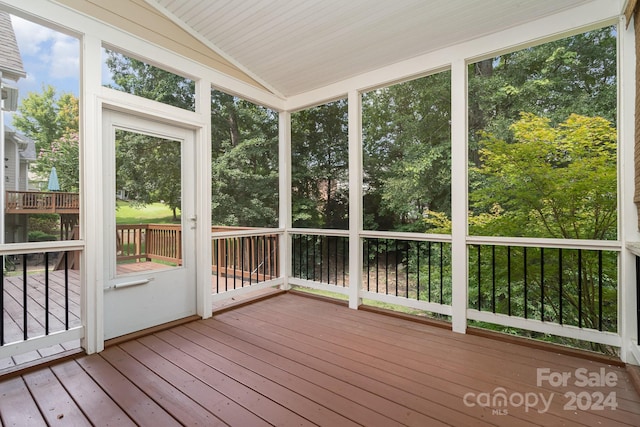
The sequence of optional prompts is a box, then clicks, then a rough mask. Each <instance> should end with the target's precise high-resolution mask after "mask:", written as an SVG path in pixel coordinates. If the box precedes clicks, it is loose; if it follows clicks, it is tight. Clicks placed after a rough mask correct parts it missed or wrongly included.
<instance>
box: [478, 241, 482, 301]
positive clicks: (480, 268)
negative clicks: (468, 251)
mask: <svg viewBox="0 0 640 427" xmlns="http://www.w3.org/2000/svg"><path fill="white" fill-rule="evenodd" d="M481 248H482V246H481V245H478V257H477V258H478V311H482V280H481V279H482V264H481V262H482V259H481V254H482V250H481Z"/></svg>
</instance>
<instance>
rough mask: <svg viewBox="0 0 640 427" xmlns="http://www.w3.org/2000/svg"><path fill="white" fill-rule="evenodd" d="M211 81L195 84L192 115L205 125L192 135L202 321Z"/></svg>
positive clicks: (206, 297)
mask: <svg viewBox="0 0 640 427" xmlns="http://www.w3.org/2000/svg"><path fill="white" fill-rule="evenodd" d="M211 86H212V84H211V81H209V80H206V79H201V80H199V81H198V82H196V112H197V113H199V114H200V115H201V116H202V123H205V125H204V126H203V127H202V128H200V130H199V131H198V132H197V133H196V135H195V144H196V147H195V150H194V152H195V154H196V156H195V157H196V158H195V159H194V161H195V165H194V166H195V170H196V201H195V204H196V206H195V213H196V219H197V222H196V224H197V227H198V230H197V231H198V232H197V233H196V248H197V250H196V258H197V259H196V282H197V285H196V292H197V295H198V297H197V306H196V310H197V313H198V315H199V316H202V318H203V319H206V318H208V317H211V314H212V296H211V293H212V290H211V262H212V253H211V252H212V244H211V238H212V237H211Z"/></svg>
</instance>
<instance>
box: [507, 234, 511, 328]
mask: <svg viewBox="0 0 640 427" xmlns="http://www.w3.org/2000/svg"><path fill="white" fill-rule="evenodd" d="M507 313H508V314H509V316H511V246H507Z"/></svg>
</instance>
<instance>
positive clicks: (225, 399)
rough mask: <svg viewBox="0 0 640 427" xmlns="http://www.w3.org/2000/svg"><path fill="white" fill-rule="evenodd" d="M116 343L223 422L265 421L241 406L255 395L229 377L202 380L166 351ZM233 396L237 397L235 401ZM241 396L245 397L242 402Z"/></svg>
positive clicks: (184, 358)
mask: <svg viewBox="0 0 640 427" xmlns="http://www.w3.org/2000/svg"><path fill="white" fill-rule="evenodd" d="M120 347H121V348H122V349H123V350H124V351H126V352H128V353H129V354H132V356H134V357H137V358H139V359H138V360H140V359H142V361H143V363H144V364H145V366H147V367H148V368H149V369H151V370H153V371H154V372H155V373H157V374H158V375H159V376H160V377H162V378H164V379H165V380H166V381H167V382H169V383H171V385H172V386H173V387H176V388H177V389H178V390H181V391H182V392H183V393H184V394H185V395H187V396H188V397H189V398H190V399H191V400H192V401H193V402H195V403H197V404H198V405H202V406H203V407H205V408H207V409H209V410H211V411H214V413H215V415H216V416H217V417H218V418H220V419H222V421H223V422H225V423H228V424H230V425H256V426H259V425H269V424H268V423H267V422H265V421H264V420H261V419H260V418H259V417H257V416H256V415H254V414H252V413H251V412H249V411H248V410H246V409H244V408H243V406H245V407H246V405H245V404H246V403H247V402H246V401H247V400H248V401H249V403H256V402H257V400H256V399H255V396H247V395H246V394H243V393H242V392H243V391H247V390H240V389H239V387H234V386H236V384H224V383H232V382H234V381H233V379H230V378H228V377H217V378H210V379H211V380H212V381H211V382H207V383H205V382H203V381H201V380H200V379H198V378H197V377H194V376H193V375H191V374H190V373H189V372H188V371H185V370H184V369H183V368H181V367H178V366H177V365H175V364H174V363H172V362H171V361H170V360H168V358H170V357H171V355H170V354H166V353H163V354H162V355H159V354H156V353H155V352H153V351H152V350H150V349H148V348H146V347H145V346H144V345H142V344H141V343H140V342H139V341H134V342H128V343H124V344H121V345H120ZM185 356H187V355H186V354H183V356H182V360H181V361H180V366H185V367H186V369H189V364H190V363H191V361H190V360H189V358H188V357H185ZM216 387H222V388H223V389H224V390H225V391H227V392H228V393H229V396H227V395H225V394H224V393H222V392H220V390H217V389H216ZM234 398H238V399H239V400H240V401H236V400H234ZM252 398H253V399H252ZM243 400H245V401H244V402H243ZM243 403H244V404H243Z"/></svg>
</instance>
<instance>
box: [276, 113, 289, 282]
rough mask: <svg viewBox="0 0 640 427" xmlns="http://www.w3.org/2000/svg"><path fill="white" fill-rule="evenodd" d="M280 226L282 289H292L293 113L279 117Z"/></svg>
mask: <svg viewBox="0 0 640 427" xmlns="http://www.w3.org/2000/svg"><path fill="white" fill-rule="evenodd" d="M278 164H279V166H278V179H279V186H280V191H279V197H278V201H279V218H280V219H279V225H280V228H282V229H284V233H283V234H282V236H280V241H279V248H280V253H279V256H280V275H281V276H282V277H283V278H284V283H283V284H282V289H285V290H287V289H290V287H291V286H290V285H289V274H290V271H291V237H290V235H289V229H290V228H291V113H289V112H287V111H283V112H281V113H280V116H279V136H278Z"/></svg>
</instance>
